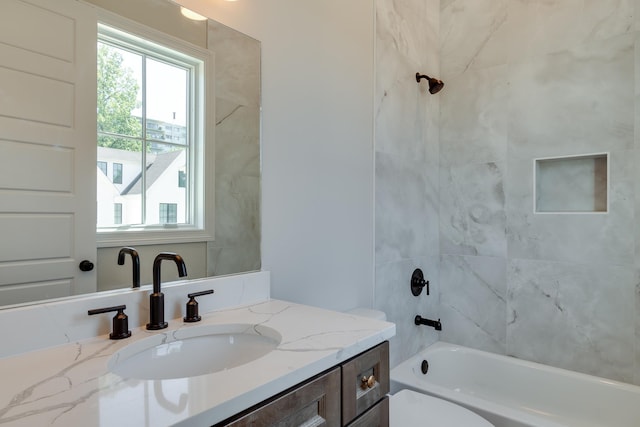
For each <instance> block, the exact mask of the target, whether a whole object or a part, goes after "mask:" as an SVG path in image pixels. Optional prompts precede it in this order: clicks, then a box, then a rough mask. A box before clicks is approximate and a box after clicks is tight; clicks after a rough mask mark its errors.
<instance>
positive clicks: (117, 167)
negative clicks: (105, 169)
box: [113, 163, 122, 184]
mask: <svg viewBox="0 0 640 427" xmlns="http://www.w3.org/2000/svg"><path fill="white" fill-rule="evenodd" d="M113 183H114V184H122V163H114V164H113Z"/></svg>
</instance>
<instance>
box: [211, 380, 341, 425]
mask: <svg viewBox="0 0 640 427" xmlns="http://www.w3.org/2000/svg"><path fill="white" fill-rule="evenodd" d="M224 425H225V426H233V427H245V426H247V427H248V426H251V427H273V426H277V427H298V426H301V425H309V426H314V427H315V426H317V427H320V426H322V427H339V426H340V368H335V369H333V370H331V371H329V372H327V373H326V374H324V375H322V376H320V377H318V378H316V379H314V380H312V381H310V382H309V383H307V384H304V385H301V386H299V387H296V388H295V389H293V390H291V391H289V392H286V393H285V394H283V395H282V396H279V397H278V398H276V399H275V400H273V401H271V402H269V403H267V404H266V405H264V406H261V407H259V408H257V409H256V410H254V411H252V412H249V413H248V414H246V415H244V416H243V417H242V418H240V419H237V420H235V421H233V422H231V423H225V424H224Z"/></svg>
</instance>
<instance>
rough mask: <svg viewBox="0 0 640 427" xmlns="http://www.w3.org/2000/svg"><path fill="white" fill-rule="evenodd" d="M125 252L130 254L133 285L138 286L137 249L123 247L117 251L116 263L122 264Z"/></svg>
mask: <svg viewBox="0 0 640 427" xmlns="http://www.w3.org/2000/svg"><path fill="white" fill-rule="evenodd" d="M125 254H129V255H131V262H132V264H133V287H134V288H139V287H140V257H139V256H138V251H136V250H135V249H134V248H129V247H124V248H122V249H120V252H118V265H124V256H125Z"/></svg>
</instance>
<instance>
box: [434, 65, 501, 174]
mask: <svg viewBox="0 0 640 427" xmlns="http://www.w3.org/2000/svg"><path fill="white" fill-rule="evenodd" d="M445 84H446V86H445V88H446V90H444V91H442V92H441V94H442V95H441V96H440V159H441V165H448V166H458V165H465V164H470V163H488V162H504V161H505V160H506V153H507V122H508V120H507V108H508V69H507V66H506V65H499V66H495V67H489V68H482V69H479V70H475V69H474V70H470V71H468V72H467V73H464V74H462V75H459V76H457V77H453V78H450V79H448V80H447V81H446V82H445Z"/></svg>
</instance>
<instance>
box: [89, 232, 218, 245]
mask: <svg viewBox="0 0 640 427" xmlns="http://www.w3.org/2000/svg"><path fill="white" fill-rule="evenodd" d="M213 240H214V239H213V236H212V235H211V234H210V233H208V232H207V231H206V230H202V229H192V228H173V229H171V228H169V229H158V230H153V231H148V230H144V231H142V230H139V229H132V230H118V231H99V232H97V245H98V248H111V247H118V246H133V245H141V246H144V245H163V244H169V243H194V242H206V241H213Z"/></svg>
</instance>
